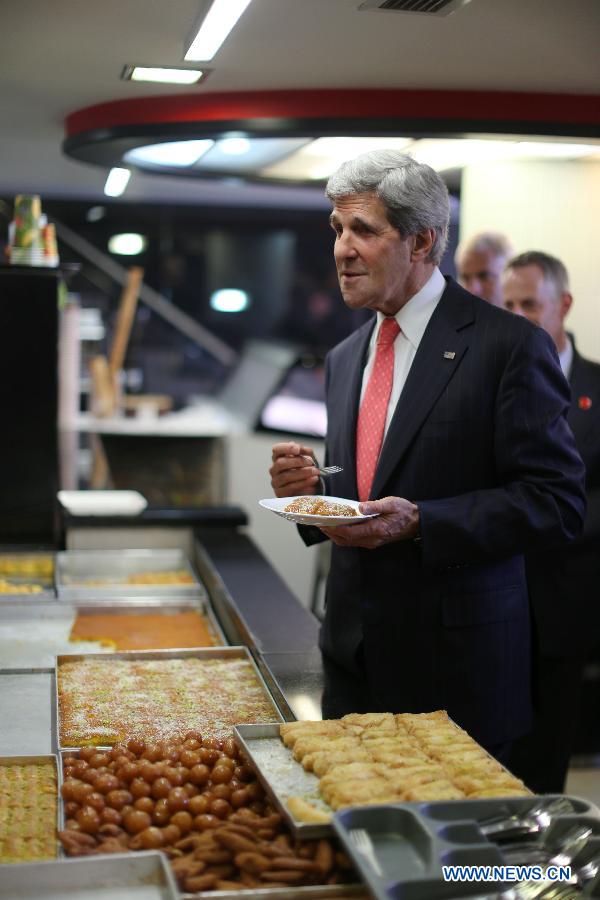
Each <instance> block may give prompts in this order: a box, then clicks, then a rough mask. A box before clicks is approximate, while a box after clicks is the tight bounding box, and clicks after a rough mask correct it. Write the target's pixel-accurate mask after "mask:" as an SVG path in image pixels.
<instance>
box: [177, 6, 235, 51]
mask: <svg viewBox="0 0 600 900" xmlns="http://www.w3.org/2000/svg"><path fill="white" fill-rule="evenodd" d="M249 4H250V0H214V2H213V4H212V6H211V8H210V9H209V11H208V13H207V14H206V16H205V17H204V19H203V21H202V24H201V26H200V29H199V31H198V33H197V34H196V35H195V37H194V39H193V40H192V43H191V44H190V47H189V49H188V51H187V53H186V54H185V57H184V59H185V60H186V62H190V61H191V62H197V61H198V60H209V59H212V58H213V56H214V55H215V53H216V52H217V50H218V49H219V47H220V46H221V44H222V43H223V41H224V40H225V38H226V37H227V35H228V34H229V32H230V31H231V29H232V28H233V27H234V25H235V23H236V22H237V20H238V19H239V18H240V16H241V15H242V13H243V12H244V10H245V9H246V7H247V6H248V5H249Z"/></svg>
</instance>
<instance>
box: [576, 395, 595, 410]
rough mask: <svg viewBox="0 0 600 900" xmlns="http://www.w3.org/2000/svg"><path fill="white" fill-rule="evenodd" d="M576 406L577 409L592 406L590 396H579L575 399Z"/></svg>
mask: <svg viewBox="0 0 600 900" xmlns="http://www.w3.org/2000/svg"><path fill="white" fill-rule="evenodd" d="M577 406H578V407H579V409H590V408H591V406H592V398H591V397H580V398H579V400H578V401H577Z"/></svg>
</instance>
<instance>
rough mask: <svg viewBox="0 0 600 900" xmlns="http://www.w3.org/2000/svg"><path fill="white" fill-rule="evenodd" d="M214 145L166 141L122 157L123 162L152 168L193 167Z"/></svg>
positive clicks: (198, 142) (207, 140)
mask: <svg viewBox="0 0 600 900" xmlns="http://www.w3.org/2000/svg"><path fill="white" fill-rule="evenodd" d="M213 144H214V141H213V140H210V139H206V140H198V141H195V140H194V141H166V142H164V143H162V144H147V145H146V146H145V147H135V149H133V150H128V151H127V153H125V154H124V155H123V159H124V160H125V162H128V163H133V164H134V165H135V164H138V163H139V164H140V165H144V164H145V163H149V164H150V165H153V166H177V167H182V168H184V167H186V166H193V165H194V163H196V162H198V160H199V159H200V158H201V157H202V156H204V154H205V153H206V152H207V150H210V148H211V147H212V145H213Z"/></svg>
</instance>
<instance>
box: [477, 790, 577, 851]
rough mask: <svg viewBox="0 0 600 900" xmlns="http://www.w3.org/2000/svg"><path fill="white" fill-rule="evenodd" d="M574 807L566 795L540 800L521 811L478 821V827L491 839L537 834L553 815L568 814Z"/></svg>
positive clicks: (546, 826)
mask: <svg viewBox="0 0 600 900" xmlns="http://www.w3.org/2000/svg"><path fill="white" fill-rule="evenodd" d="M574 812H575V808H574V806H573V804H572V803H571V801H570V800H568V799H567V798H566V797H556V798H555V799H553V800H550V801H548V800H545V801H544V800H541V801H540V802H539V803H536V804H535V805H534V806H532V807H531V808H530V809H528V810H525V811H524V812H522V813H513V814H512V815H504V816H497V817H495V818H491V817H490V818H488V819H484V820H481V821H479V822H478V825H479V828H480V830H481V832H482V834H484V835H485V836H486V837H487V838H489V839H490V840H492V841H501V840H504V839H505V838H507V839H510V838H513V837H516V836H517V835H526V834H538V833H540V832H541V831H544V830H545V829H546V828H548V826H549V825H550V823H551V821H552V818H553V816H560V815H569V814H571V813H574Z"/></svg>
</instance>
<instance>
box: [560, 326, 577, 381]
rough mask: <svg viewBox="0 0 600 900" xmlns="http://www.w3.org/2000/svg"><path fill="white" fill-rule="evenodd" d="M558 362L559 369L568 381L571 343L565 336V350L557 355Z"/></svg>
mask: <svg viewBox="0 0 600 900" xmlns="http://www.w3.org/2000/svg"><path fill="white" fill-rule="evenodd" d="M558 361H559V363H560V367H561V369H562V370H563V375H564V376H565V378H566V379H567V381H568V380H569V378H570V376H571V367H572V365H573V342H572V341H571V339H570V338H569V337H568V336H567V343H566V344H565V349H564V350H563V351H562V353H559V354H558Z"/></svg>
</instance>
